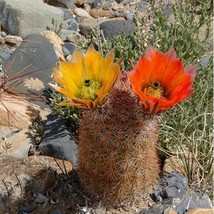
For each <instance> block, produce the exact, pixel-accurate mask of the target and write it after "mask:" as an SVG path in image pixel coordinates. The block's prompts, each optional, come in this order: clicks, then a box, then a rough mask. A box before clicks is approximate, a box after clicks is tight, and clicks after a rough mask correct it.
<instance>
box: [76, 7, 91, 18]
mask: <svg viewBox="0 0 214 214" xmlns="http://www.w3.org/2000/svg"><path fill="white" fill-rule="evenodd" d="M73 12H74V13H75V14H76V15H77V16H79V17H81V18H92V17H91V16H90V15H89V13H88V12H87V11H85V10H83V9H82V8H75V9H74V10H73Z"/></svg>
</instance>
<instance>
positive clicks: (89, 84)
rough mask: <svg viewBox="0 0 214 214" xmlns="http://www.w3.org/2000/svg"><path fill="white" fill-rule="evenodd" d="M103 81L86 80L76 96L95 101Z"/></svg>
mask: <svg viewBox="0 0 214 214" xmlns="http://www.w3.org/2000/svg"><path fill="white" fill-rule="evenodd" d="M100 87H101V83H100V82H97V81H94V80H88V79H87V80H84V82H83V85H82V86H81V87H80V88H79V89H78V91H77V93H76V97H77V98H79V99H86V100H92V101H94V100H95V99H96V98H97V97H98V96H97V91H98V90H99V89H100Z"/></svg>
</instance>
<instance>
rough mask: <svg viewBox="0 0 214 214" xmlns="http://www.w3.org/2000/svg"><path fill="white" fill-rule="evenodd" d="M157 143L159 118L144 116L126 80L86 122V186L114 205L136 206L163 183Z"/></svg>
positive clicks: (82, 162) (82, 170)
mask: <svg viewBox="0 0 214 214" xmlns="http://www.w3.org/2000/svg"><path fill="white" fill-rule="evenodd" d="M157 139H158V117H157V116H151V115H149V114H147V113H145V111H144V110H143V109H142V107H141V106H140V105H139V104H138V102H137V98H136V97H135V95H134V94H133V92H132V91H131V89H130V86H129V83H128V81H127V78H126V77H123V78H122V79H121V80H120V81H118V82H117V83H116V85H115V87H114V89H113V91H112V93H111V94H110V95H109V96H108V98H107V100H106V102H105V104H104V105H103V106H102V107H101V108H97V109H95V110H92V111H89V110H85V111H84V113H83V116H82V118H81V122H80V129H79V135H78V142H79V156H78V160H79V164H78V165H79V168H78V171H79V174H80V178H81V180H82V182H83V184H84V185H85V187H86V188H87V189H88V190H89V191H90V192H91V193H94V194H98V195H99V196H100V197H101V198H103V199H104V201H105V202H107V203H110V204H112V203H114V204H116V203H120V202H122V201H128V202H129V201H131V200H133V199H134V198H135V196H137V195H138V194H139V193H140V192H142V191H146V190H148V189H149V188H150V187H151V185H154V184H155V182H156V179H157V178H158V173H159V164H158V157H157V152H156V142H157Z"/></svg>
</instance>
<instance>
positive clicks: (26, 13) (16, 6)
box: [0, 0, 63, 37]
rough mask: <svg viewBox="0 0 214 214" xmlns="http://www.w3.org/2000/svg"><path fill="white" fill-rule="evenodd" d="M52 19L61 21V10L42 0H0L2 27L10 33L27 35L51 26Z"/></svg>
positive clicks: (57, 21)
mask: <svg viewBox="0 0 214 214" xmlns="http://www.w3.org/2000/svg"><path fill="white" fill-rule="evenodd" d="M52 19H53V20H55V22H56V23H58V24H60V23H62V22H63V12H62V11H61V10H60V9H58V8H55V7H53V6H49V5H47V4H45V3H43V2H42V1H36V0H32V1H31V3H30V4H29V1H28V0H19V1H17V0H6V1H5V0H0V20H2V27H3V28H4V29H5V30H6V31H7V32H9V33H10V34H12V35H18V36H22V37H24V36H27V35H29V34H32V33H39V32H41V31H42V30H45V29H46V28H47V27H49V28H52V27H53V24H52Z"/></svg>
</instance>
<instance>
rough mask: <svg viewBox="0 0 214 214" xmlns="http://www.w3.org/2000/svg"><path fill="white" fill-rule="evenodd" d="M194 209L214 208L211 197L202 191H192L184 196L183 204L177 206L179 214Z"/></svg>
mask: <svg viewBox="0 0 214 214" xmlns="http://www.w3.org/2000/svg"><path fill="white" fill-rule="evenodd" d="M194 208H209V209H210V208H212V203H211V201H210V199H209V196H208V195H207V194H204V193H202V192H200V191H191V192H189V193H188V194H187V195H185V196H184V198H183V199H182V200H181V202H180V203H179V204H178V205H177V206H176V208H175V210H176V211H177V212H178V213H184V212H185V211H186V210H191V209H194Z"/></svg>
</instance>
